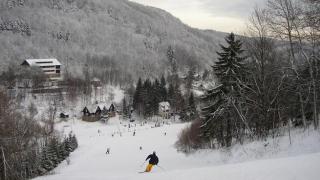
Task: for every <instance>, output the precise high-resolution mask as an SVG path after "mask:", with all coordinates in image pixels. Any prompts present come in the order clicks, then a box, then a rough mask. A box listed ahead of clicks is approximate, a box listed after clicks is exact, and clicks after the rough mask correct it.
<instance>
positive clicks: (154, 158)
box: [145, 151, 159, 172]
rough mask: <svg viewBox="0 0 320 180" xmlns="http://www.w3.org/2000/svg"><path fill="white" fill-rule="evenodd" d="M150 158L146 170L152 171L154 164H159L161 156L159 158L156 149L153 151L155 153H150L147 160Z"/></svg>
mask: <svg viewBox="0 0 320 180" xmlns="http://www.w3.org/2000/svg"><path fill="white" fill-rule="evenodd" d="M148 159H150V160H149V164H148V166H147V167H146V170H145V172H150V171H151V169H152V167H153V166H154V165H157V164H158V163H159V158H158V156H157V155H156V152H155V151H153V153H152V154H150V155H149V156H148V157H147V159H146V161H147V160H148Z"/></svg>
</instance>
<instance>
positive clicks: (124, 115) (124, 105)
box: [122, 98, 129, 118]
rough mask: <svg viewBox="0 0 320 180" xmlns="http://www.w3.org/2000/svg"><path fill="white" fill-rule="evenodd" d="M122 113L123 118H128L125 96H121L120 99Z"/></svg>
mask: <svg viewBox="0 0 320 180" xmlns="http://www.w3.org/2000/svg"><path fill="white" fill-rule="evenodd" d="M122 114H123V117H124V118H128V116H129V110H128V106H127V101H126V98H123V100H122Z"/></svg>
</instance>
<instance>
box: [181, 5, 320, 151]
mask: <svg viewBox="0 0 320 180" xmlns="http://www.w3.org/2000/svg"><path fill="white" fill-rule="evenodd" d="M319 17H320V3H319V2H318V1H311V0H310V1H309V0H306V1H295V0H270V1H268V3H267V5H266V8H265V9H259V8H257V9H255V11H254V13H253V15H252V17H251V19H250V26H249V29H248V34H247V36H248V37H247V38H242V39H241V40H240V38H237V37H236V36H235V35H234V34H232V33H231V34H230V35H229V36H227V37H226V39H225V40H226V43H225V45H221V50H220V51H219V52H218V53H217V55H218V57H219V58H218V59H217V60H216V63H215V65H213V66H212V69H213V70H214V73H215V75H216V78H217V80H218V81H217V83H216V86H215V87H213V88H212V89H208V90H207V93H206V94H205V95H204V96H203V97H202V104H203V105H202V110H201V118H199V119H195V121H194V122H193V124H192V125H191V126H190V127H189V128H187V129H185V130H184V131H183V132H182V133H181V134H180V139H179V141H178V142H177V145H178V147H179V148H181V149H182V150H184V151H188V150H190V149H198V148H220V147H230V146H231V145H232V144H234V143H242V142H243V141H244V140H245V139H247V138H249V139H264V138H266V137H269V136H272V137H277V136H279V135H282V134H283V133H284V132H287V131H288V134H289V137H290V128H292V127H293V126H300V127H302V128H304V129H306V128H309V127H310V126H311V127H314V128H316V129H318V128H319V107H320V106H319V105H320V104H319V103H320V97H319V91H320V84H319V82H320V63H319V62H320V48H319V45H320V28H319V27H320V26H319V25H320V24H319V22H320V21H319Z"/></svg>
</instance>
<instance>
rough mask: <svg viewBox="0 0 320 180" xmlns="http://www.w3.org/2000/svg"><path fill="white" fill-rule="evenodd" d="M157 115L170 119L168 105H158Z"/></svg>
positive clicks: (166, 103) (165, 103) (162, 103)
mask: <svg viewBox="0 0 320 180" xmlns="http://www.w3.org/2000/svg"><path fill="white" fill-rule="evenodd" d="M159 115H160V116H161V117H162V118H165V119H169V118H170V103H169V102H160V103H159Z"/></svg>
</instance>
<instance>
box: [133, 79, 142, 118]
mask: <svg viewBox="0 0 320 180" xmlns="http://www.w3.org/2000/svg"><path fill="white" fill-rule="evenodd" d="M142 88H143V87H142V80H141V78H139V80H138V83H137V86H136V91H135V93H134V95H133V108H134V109H135V110H137V111H138V114H139V115H140V114H141V113H142V105H143V104H142Z"/></svg>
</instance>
